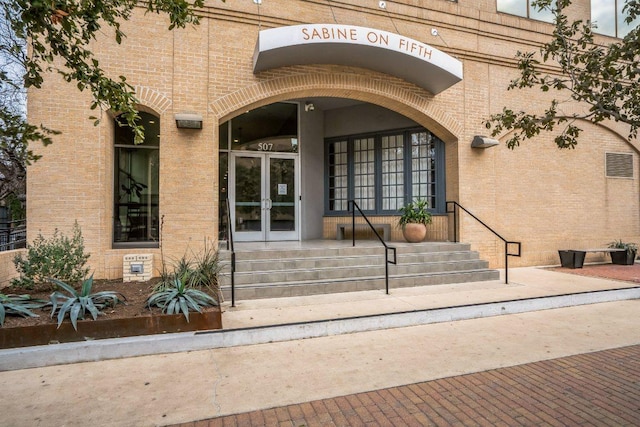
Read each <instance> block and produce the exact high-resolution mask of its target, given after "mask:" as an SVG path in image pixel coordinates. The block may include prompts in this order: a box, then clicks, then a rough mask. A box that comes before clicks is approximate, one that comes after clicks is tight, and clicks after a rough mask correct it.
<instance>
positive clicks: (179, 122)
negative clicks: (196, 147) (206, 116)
mask: <svg viewBox="0 0 640 427" xmlns="http://www.w3.org/2000/svg"><path fill="white" fill-rule="evenodd" d="M175 119H176V126H177V127H178V128H179V129H202V115H201V114H195V113H178V114H176V115H175Z"/></svg>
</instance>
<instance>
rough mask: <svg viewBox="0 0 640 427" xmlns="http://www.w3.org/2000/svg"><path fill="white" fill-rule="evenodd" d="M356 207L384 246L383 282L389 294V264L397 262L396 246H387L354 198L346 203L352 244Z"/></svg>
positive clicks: (354, 241) (354, 237)
mask: <svg viewBox="0 0 640 427" xmlns="http://www.w3.org/2000/svg"><path fill="white" fill-rule="evenodd" d="M354 208H355V209H354ZM356 209H358V212H360V215H362V217H363V218H364V220H365V221H367V224H369V227H370V228H371V230H373V232H374V234H375V235H376V237H377V238H378V240H380V243H382V245H383V246H384V283H385V290H386V292H387V295H389V264H396V263H397V255H396V248H395V247H393V246H389V245H387V244H386V243H385V241H384V239H383V238H382V237H380V234H378V231H377V230H376V228H375V227H374V226H373V225H371V222H370V221H369V218H367V216H366V215H365V214H364V212H362V209H360V206H358V204H357V203H356V202H355V200H349V202H348V204H347V211H348V212H351V236H352V242H353V246H355V245H356ZM389 250H391V252H393V261H389Z"/></svg>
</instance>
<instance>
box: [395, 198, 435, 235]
mask: <svg viewBox="0 0 640 427" xmlns="http://www.w3.org/2000/svg"><path fill="white" fill-rule="evenodd" d="M428 208H429V203H428V202H427V201H426V200H421V199H416V200H415V201H413V202H411V203H407V204H406V205H404V206H403V207H401V208H400V218H398V227H401V228H402V235H403V236H404V238H405V240H406V241H407V242H409V243H418V242H422V241H423V240H424V238H425V236H426V235H427V224H431V220H432V218H431V212H429V210H428Z"/></svg>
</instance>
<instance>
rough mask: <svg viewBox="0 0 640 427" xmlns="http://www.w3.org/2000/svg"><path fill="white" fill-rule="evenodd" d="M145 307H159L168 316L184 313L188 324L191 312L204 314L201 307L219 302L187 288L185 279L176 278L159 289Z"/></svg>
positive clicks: (197, 290)
mask: <svg viewBox="0 0 640 427" xmlns="http://www.w3.org/2000/svg"><path fill="white" fill-rule="evenodd" d="M145 305H146V306H147V307H149V308H151V307H159V308H161V309H162V312H163V313H167V314H179V313H180V312H182V313H183V314H184V317H185V319H187V322H188V321H189V312H190V311H197V312H198V313H202V308H201V307H213V306H216V305H218V302H217V301H216V300H215V299H214V298H213V297H212V296H210V295H207V294H206V293H204V292H202V291H201V290H199V289H194V288H192V287H190V286H187V283H186V281H185V280H184V277H183V278H179V277H174V278H173V280H172V281H171V282H170V283H169V284H165V285H164V286H162V287H160V288H157V289H156V290H155V291H154V292H153V293H152V294H151V295H150V296H149V298H147V301H146V303H145Z"/></svg>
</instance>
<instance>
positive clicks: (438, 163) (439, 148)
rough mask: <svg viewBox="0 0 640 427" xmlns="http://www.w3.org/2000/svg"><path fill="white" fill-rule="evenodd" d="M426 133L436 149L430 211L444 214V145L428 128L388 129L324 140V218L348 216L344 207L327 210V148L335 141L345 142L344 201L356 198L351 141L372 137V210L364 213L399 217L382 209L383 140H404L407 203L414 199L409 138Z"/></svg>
mask: <svg viewBox="0 0 640 427" xmlns="http://www.w3.org/2000/svg"><path fill="white" fill-rule="evenodd" d="M419 132H426V133H429V134H431V136H432V138H433V144H434V149H435V156H434V161H435V166H434V167H435V182H434V183H433V184H435V187H436V191H435V194H434V200H435V206H431V203H430V207H429V210H430V211H431V212H432V213H433V214H444V213H445V212H446V209H445V208H446V207H445V192H446V183H445V152H444V150H445V146H444V142H443V141H442V140H441V139H440V138H438V137H437V136H435V135H434V134H433V133H432V132H430V131H429V130H428V129H425V128H423V127H412V128H403V129H396V130H389V131H383V132H370V133H362V134H354V135H347V136H339V137H332V138H327V139H325V142H324V143H325V146H324V215H325V216H345V215H347V214H349V212H348V211H347V209H346V207H345V209H344V210H330V209H329V208H330V204H331V199H330V187H329V184H330V181H329V172H330V170H329V168H330V160H331V159H330V156H331V150H330V145H331V144H333V143H336V142H341V141H347V153H348V154H347V194H348V196H347V198H348V200H353V199H354V195H355V182H354V181H355V175H354V150H353V141H354V140H355V139H363V138H371V137H373V138H374V146H375V154H374V159H375V160H374V163H375V165H374V171H375V172H374V179H375V209H369V210H365V209H363V212H365V213H366V214H367V215H371V216H390V215H398V214H399V212H398V210H393V209H391V210H385V209H382V200H383V199H382V193H383V192H382V137H383V136H391V135H398V134H402V137H403V150H404V153H405V154H404V158H403V180H404V181H403V186H404V203H403V204H406V203H409V202H410V201H412V200H413V194H412V193H413V182H412V146H411V135H412V134H414V133H419Z"/></svg>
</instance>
